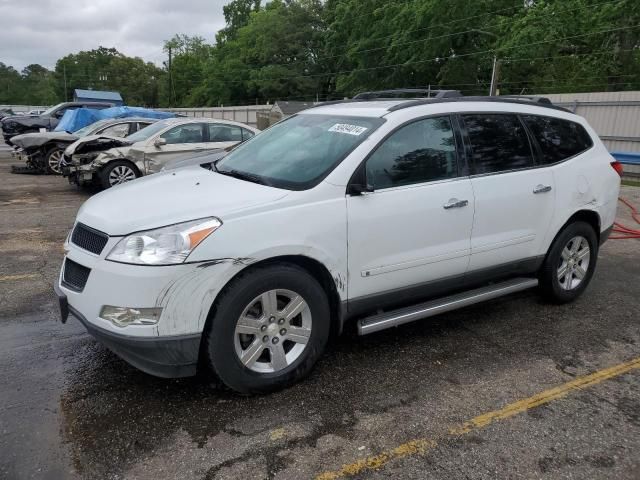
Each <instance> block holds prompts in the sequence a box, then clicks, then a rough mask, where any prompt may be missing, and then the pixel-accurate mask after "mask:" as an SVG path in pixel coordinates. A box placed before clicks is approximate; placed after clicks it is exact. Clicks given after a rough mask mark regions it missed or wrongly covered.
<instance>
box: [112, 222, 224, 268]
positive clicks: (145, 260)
mask: <svg viewBox="0 0 640 480" xmlns="http://www.w3.org/2000/svg"><path fill="white" fill-rule="evenodd" d="M221 225H222V222H221V221H220V220H219V219H217V218H215V217H211V218H202V219H200V220H193V221H191V222H184V223H178V224H176V225H170V226H168V227H162V228H156V229H154V230H147V231H144V232H137V233H133V234H131V235H128V236H126V237H124V238H123V239H122V240H120V241H119V242H118V243H117V244H116V246H115V247H113V250H111V253H109V255H108V256H107V260H112V261H114V262H121V263H133V264H137V265H176V264H179V263H184V261H185V260H186V259H187V257H188V256H189V254H190V253H191V252H192V251H193V249H194V248H196V247H197V246H198V245H199V244H200V243H201V242H202V241H203V240H204V239H205V238H207V237H208V236H209V235H211V234H212V233H213V232H215V231H216V230H217V229H218V228H220V226H221Z"/></svg>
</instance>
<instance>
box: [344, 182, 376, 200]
mask: <svg viewBox="0 0 640 480" xmlns="http://www.w3.org/2000/svg"><path fill="white" fill-rule="evenodd" d="M371 192H373V187H372V186H371V185H362V184H360V183H350V184H349V187H348V188H347V193H348V194H349V195H352V196H354V197H359V196H360V195H364V194H365V193H371Z"/></svg>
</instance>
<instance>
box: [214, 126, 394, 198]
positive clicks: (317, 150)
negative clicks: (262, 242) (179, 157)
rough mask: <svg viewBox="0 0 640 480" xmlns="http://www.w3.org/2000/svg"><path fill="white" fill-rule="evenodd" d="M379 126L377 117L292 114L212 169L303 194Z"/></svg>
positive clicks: (240, 147)
mask: <svg viewBox="0 0 640 480" xmlns="http://www.w3.org/2000/svg"><path fill="white" fill-rule="evenodd" d="M382 123H384V120H383V119H382V118H370V117H347V116H335V115H314V114H302V115H297V116H294V117H290V118H289V119H287V120H285V121H283V122H280V123H278V124H276V125H274V126H273V127H271V128H270V129H268V130H266V131H265V132H263V133H260V134H259V135H256V136H255V137H253V138H252V139H251V140H249V141H247V142H246V143H244V144H242V145H240V146H239V147H237V148H236V149H235V150H233V151H232V152H231V153H230V154H229V155H227V156H226V157H225V158H223V159H222V160H220V161H219V162H218V164H217V165H216V166H217V169H218V170H219V171H220V173H234V174H235V175H236V176H238V177H240V176H241V175H243V176H246V177H253V178H254V179H255V178H257V179H261V180H262V182H261V183H265V184H267V185H272V186H274V187H278V188H286V189H289V190H304V189H306V188H311V187H313V186H314V185H316V184H317V183H318V182H319V181H320V180H322V179H323V178H324V177H325V176H326V175H327V174H328V173H329V172H330V171H331V170H333V169H334V168H335V167H336V166H337V165H338V164H339V163H340V162H341V161H342V160H343V159H344V158H345V157H346V156H347V155H348V154H349V153H350V152H351V151H352V150H353V149H354V148H356V146H358V145H359V144H360V143H362V141H363V140H364V139H365V138H367V137H368V136H369V135H370V134H371V132H373V131H374V130H375V129H377V128H378V127H379V126H380V125H382Z"/></svg>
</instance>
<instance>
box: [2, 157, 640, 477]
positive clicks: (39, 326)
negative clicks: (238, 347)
mask: <svg viewBox="0 0 640 480" xmlns="http://www.w3.org/2000/svg"><path fill="white" fill-rule="evenodd" d="M10 163H11V162H10V160H9V159H8V158H7V156H6V155H4V156H3V153H2V151H0V372H1V373H0V385H1V388H0V478H7V479H22V478H52V479H60V478H113V479H116V478H136V479H147V478H148V479H153V480H158V479H162V478H181V479H191V478H195V479H217V478H242V479H262V478H279V479H280V478H282V479H300V478H319V479H323V480H329V479H334V478H341V477H347V478H352V477H355V478H376V479H377V478H394V479H398V478H413V479H424V478H446V479H460V478H473V479H476V478H550V479H551V478H553V479H556V478H591V479H593V478H603V479H605V478H606V479H610V478H616V479H625V478H628V479H638V478H640V323H639V321H638V320H639V312H640V241H638V240H615V241H609V242H608V243H607V244H605V246H604V247H603V249H602V250H601V252H600V258H599V265H598V270H597V272H596V276H595V278H594V280H593V282H592V284H591V286H590V287H589V289H588V290H587V292H586V294H585V295H584V296H583V297H582V298H581V299H580V300H579V301H578V302H576V303H575V304H573V305H566V306H560V307H559V306H551V305H547V304H545V303H543V302H542V301H541V300H540V298H539V297H538V296H537V295H536V293H535V292H534V291H530V292H524V293H521V294H517V295H512V296H510V297H506V298H502V299H499V300H496V301H492V302H490V303H486V304H483V305H480V306H475V307H471V308H467V309H464V310H460V311H457V312H454V313H450V314H446V315H442V316H440V317H437V318H435V319H432V320H429V321H424V322H420V323H415V324H411V325H407V326H404V327H401V328H398V329H394V330H388V331H386V332H381V333H379V334H374V335H370V336H367V337H357V336H355V335H354V334H353V333H347V334H346V335H345V336H343V337H341V338H340V339H339V340H338V341H337V342H336V343H334V344H333V345H332V346H331V347H330V349H329V351H328V352H327V354H326V355H325V356H324V358H323V359H322V361H321V362H320V364H319V365H318V368H316V370H315V371H314V373H313V374H312V376H311V377H310V378H309V379H308V380H306V381H304V382H302V383H300V384H298V385H297V386H295V387H293V388H291V389H289V390H286V391H284V392H280V393H277V394H273V395H269V396H262V397H238V396H235V395H232V394H230V393H226V392H221V391H219V390H216V389H214V388H213V387H212V386H211V385H210V384H209V383H208V382H207V381H206V379H203V378H193V379H184V380H163V379H157V378H154V377H151V376H148V375H146V374H144V373H141V372H139V371H137V370H135V369H134V368H132V367H130V366H128V365H127V364H126V363H124V362H123V361H121V360H119V359H118V358H117V357H116V356H114V355H113V354H111V353H110V352H109V351H107V350H106V349H105V348H103V347H102V346H101V345H99V344H98V343H96V342H95V341H94V340H93V339H92V338H91V337H90V336H89V335H88V334H87V333H86V332H85V331H84V330H83V328H82V327H81V326H80V325H79V323H78V322H77V321H75V320H73V319H70V321H69V322H68V323H67V324H66V325H62V324H60V323H59V322H58V314H57V306H56V304H55V302H54V298H53V295H52V293H51V285H52V283H53V281H54V278H55V277H56V275H57V272H58V268H59V266H60V264H61V261H62V254H63V252H62V243H63V241H64V238H65V236H66V234H67V232H68V231H69V228H70V227H71V225H72V223H73V219H74V216H75V213H76V211H77V209H78V208H79V206H80V205H81V204H82V202H83V201H84V200H85V199H86V198H88V196H89V194H88V193H86V192H81V191H77V190H76V189H75V188H73V187H71V186H69V185H68V184H67V183H66V182H65V181H64V180H63V179H60V178H56V177H52V176H23V175H11V174H10V173H9V164H10ZM623 195H624V196H625V197H627V198H629V199H632V201H633V202H634V203H635V204H636V205H640V188H632V187H625V188H624V190H623ZM622 208H623V207H621V208H620V213H621V217H622V218H623V219H624V221H625V222H626V223H629V224H631V221H630V220H629V217H628V215H627V212H626V211H623V210H622Z"/></svg>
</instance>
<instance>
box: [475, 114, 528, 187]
mask: <svg viewBox="0 0 640 480" xmlns="http://www.w3.org/2000/svg"><path fill="white" fill-rule="evenodd" d="M462 119H463V120H464V125H465V128H466V130H467V134H468V136H469V142H470V143H471V151H472V158H473V167H474V173H476V174H486V173H497V172H506V171H509V170H517V169H521V168H529V167H533V154H532V152H531V145H530V144H529V137H528V136H527V132H526V131H525V129H524V125H523V124H522V122H520V119H519V118H518V117H517V116H516V115H510V114H477V115H475V114H474V115H463V116H462Z"/></svg>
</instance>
